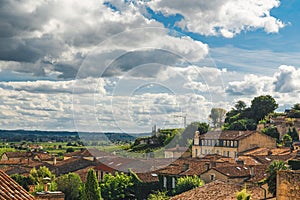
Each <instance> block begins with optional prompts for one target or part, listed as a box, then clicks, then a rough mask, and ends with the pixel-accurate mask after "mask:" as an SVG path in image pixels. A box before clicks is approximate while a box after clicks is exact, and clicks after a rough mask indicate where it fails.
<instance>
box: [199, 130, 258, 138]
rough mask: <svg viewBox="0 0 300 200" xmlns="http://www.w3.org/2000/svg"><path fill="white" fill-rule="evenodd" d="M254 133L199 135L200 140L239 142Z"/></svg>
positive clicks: (209, 133) (237, 132)
mask: <svg viewBox="0 0 300 200" xmlns="http://www.w3.org/2000/svg"><path fill="white" fill-rule="evenodd" d="M255 132H256V131H213V132H207V133H206V134H202V135H200V139H214V140H217V139H219V140H241V139H243V138H246V137H248V136H249V135H251V134H253V133H255Z"/></svg>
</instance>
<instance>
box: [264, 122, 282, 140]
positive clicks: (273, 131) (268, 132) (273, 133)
mask: <svg viewBox="0 0 300 200" xmlns="http://www.w3.org/2000/svg"><path fill="white" fill-rule="evenodd" d="M261 132H262V133H264V134H266V135H268V136H270V137H272V138H275V139H276V140H277V142H279V137H280V134H279V132H278V130H277V128H276V126H273V125H272V126H269V127H267V128H264V129H262V130H261Z"/></svg>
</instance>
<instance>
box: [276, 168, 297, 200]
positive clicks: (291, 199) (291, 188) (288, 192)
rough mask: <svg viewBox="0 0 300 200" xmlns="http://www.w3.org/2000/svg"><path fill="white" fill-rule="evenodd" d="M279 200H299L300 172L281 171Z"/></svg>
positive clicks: (278, 183) (278, 181) (278, 176)
mask: <svg viewBox="0 0 300 200" xmlns="http://www.w3.org/2000/svg"><path fill="white" fill-rule="evenodd" d="M276 194H277V200H297V199H299V197H300V171H280V172H278V174H277V191H276Z"/></svg>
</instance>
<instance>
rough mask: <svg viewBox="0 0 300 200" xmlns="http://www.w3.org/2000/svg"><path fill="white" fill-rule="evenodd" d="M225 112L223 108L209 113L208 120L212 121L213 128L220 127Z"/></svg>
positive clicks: (213, 109) (214, 109)
mask: <svg viewBox="0 0 300 200" xmlns="http://www.w3.org/2000/svg"><path fill="white" fill-rule="evenodd" d="M225 114H226V110H225V109H223V108H212V109H211V111H210V115H209V118H210V119H211V121H212V124H213V126H214V127H221V126H222V123H223V119H224V116H225Z"/></svg>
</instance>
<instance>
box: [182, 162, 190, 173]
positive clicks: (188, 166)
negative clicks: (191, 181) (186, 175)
mask: <svg viewBox="0 0 300 200" xmlns="http://www.w3.org/2000/svg"><path fill="white" fill-rule="evenodd" d="M189 168H190V165H189V164H186V163H184V164H183V171H186V170H188V169H189Z"/></svg>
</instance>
